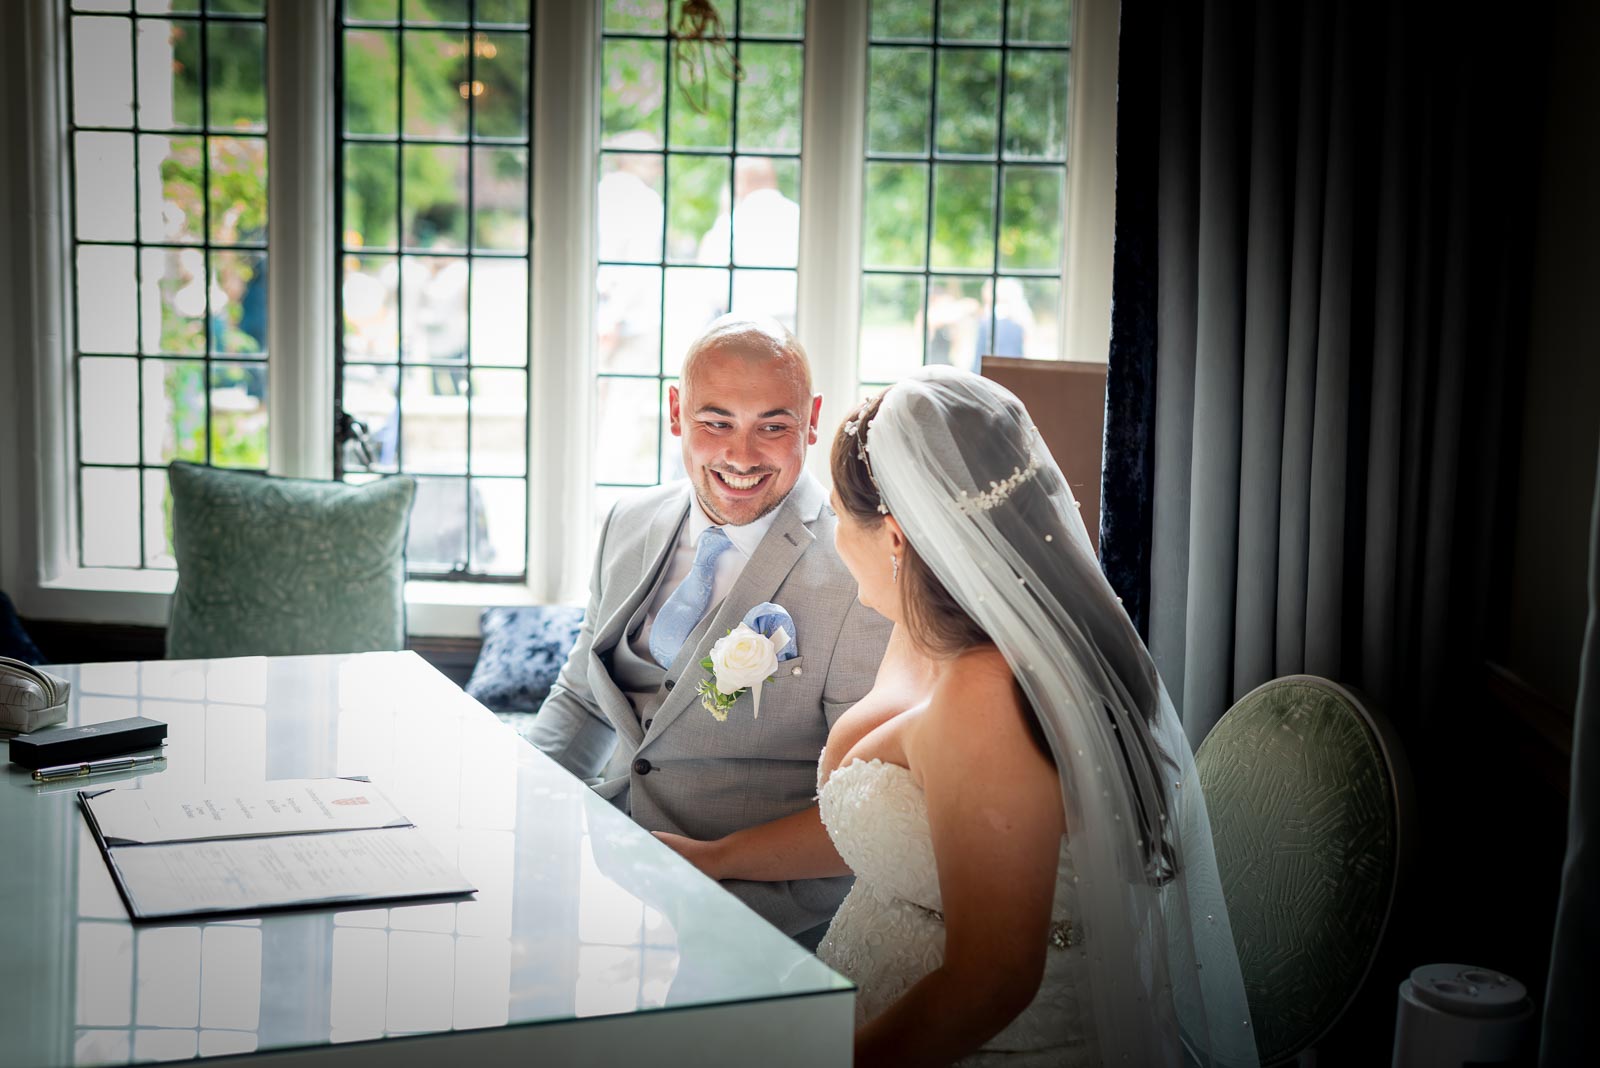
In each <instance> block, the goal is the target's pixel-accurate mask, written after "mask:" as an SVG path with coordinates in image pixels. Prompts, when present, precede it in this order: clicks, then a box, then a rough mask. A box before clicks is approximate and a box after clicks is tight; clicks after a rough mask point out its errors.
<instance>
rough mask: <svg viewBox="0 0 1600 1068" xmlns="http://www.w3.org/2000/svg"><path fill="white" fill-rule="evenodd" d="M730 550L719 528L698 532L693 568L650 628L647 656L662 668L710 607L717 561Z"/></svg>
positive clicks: (674, 654)
mask: <svg viewBox="0 0 1600 1068" xmlns="http://www.w3.org/2000/svg"><path fill="white" fill-rule="evenodd" d="M731 548H733V542H731V541H729V540H728V536H727V535H726V534H724V533H723V532H722V528H721V527H707V528H706V529H705V530H703V531H701V532H700V544H699V546H698V547H697V548H696V549H695V551H694V566H693V567H692V568H690V569H689V573H688V574H687V575H685V576H684V578H683V581H682V582H680V583H678V588H677V589H675V590H673V591H672V596H671V597H668V598H667V603H666V604H664V605H662V606H661V611H660V612H657V613H656V621H655V624H654V626H652V627H651V628H650V655H651V656H653V657H655V661H656V663H658V664H660V665H661V666H662V667H671V666H672V661H673V660H674V659H675V658H676V657H677V655H678V650H679V649H681V648H683V643H684V642H685V641H687V640H688V638H689V634H690V633H691V632H692V631H693V630H694V628H695V627H696V626H698V625H699V623H700V620H701V618H702V617H703V616H704V615H705V614H706V609H707V608H710V607H711V587H712V584H713V583H714V582H715V580H716V575H717V560H718V559H720V558H721V557H722V554H723V553H725V552H727V551H728V550H729V549H731Z"/></svg>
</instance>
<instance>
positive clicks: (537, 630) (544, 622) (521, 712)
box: [467, 605, 583, 731]
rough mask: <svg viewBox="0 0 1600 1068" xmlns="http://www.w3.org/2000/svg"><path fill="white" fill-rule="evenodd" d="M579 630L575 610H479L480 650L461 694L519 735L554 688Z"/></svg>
mask: <svg viewBox="0 0 1600 1068" xmlns="http://www.w3.org/2000/svg"><path fill="white" fill-rule="evenodd" d="M582 625H583V609H581V608H563V607H559V606H554V605H531V606H529V607H526V608H485V609H484V610H483V615H482V616H481V617H480V620H479V626H480V628H481V629H482V631H483V649H482V651H481V652H479V653H478V662H477V664H476V665H474V666H473V669H472V678H470V679H468V680H467V693H469V694H471V695H472V696H473V697H475V698H477V699H478V700H479V701H482V702H483V703H484V704H485V705H487V706H489V708H490V709H492V710H493V711H495V712H497V713H499V714H500V718H501V719H503V720H505V721H506V722H508V723H510V724H511V725H512V726H514V727H516V728H517V729H518V730H519V731H521V730H524V729H525V728H526V727H527V726H528V725H529V723H530V721H531V720H532V716H533V713H535V712H537V711H539V706H540V705H542V704H543V703H544V699H545V697H546V696H547V695H548V694H549V693H550V687H551V686H553V685H555V681H556V676H557V675H558V674H560V672H561V667H562V665H564V664H565V663H566V662H567V654H568V653H569V652H571V651H572V646H573V644H574V643H575V642H576V641H577V640H578V628H579V627H581V626H582Z"/></svg>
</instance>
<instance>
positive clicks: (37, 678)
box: [0, 656, 72, 734]
mask: <svg viewBox="0 0 1600 1068" xmlns="http://www.w3.org/2000/svg"><path fill="white" fill-rule="evenodd" d="M71 695H72V684H71V683H69V682H67V680H65V679H62V678H58V677H56V676H55V675H52V674H50V673H49V672H47V671H40V670H39V669H38V668H36V667H33V666H32V665H30V664H24V663H23V662H22V661H20V660H13V659H11V658H10V657H8V656H0V731H17V732H18V733H23V734H25V733H27V732H28V731H32V730H38V729H39V728H40V727H48V726H50V725H51V724H52V723H60V722H62V721H63V720H65V719H66V718H67V702H68V698H70V697H71Z"/></svg>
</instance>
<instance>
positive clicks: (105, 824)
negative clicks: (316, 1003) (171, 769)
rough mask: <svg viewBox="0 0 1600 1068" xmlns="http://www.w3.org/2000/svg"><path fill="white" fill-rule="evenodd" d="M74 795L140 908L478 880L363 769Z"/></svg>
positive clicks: (458, 886) (412, 890) (372, 892)
mask: <svg viewBox="0 0 1600 1068" xmlns="http://www.w3.org/2000/svg"><path fill="white" fill-rule="evenodd" d="M78 800H79V801H80V803H81V804H82V805H83V810H84V812H85V813H86V814H87V816H88V818H89V826H90V827H92V828H93V829H94V833H95V838H96V839H97V840H98V841H99V843H100V850H101V852H103V853H104V854H105V857H106V863H107V864H108V865H109V866H110V868H111V875H112V878H113V879H115V880H116V883H117V889H118V890H119V891H120V892H121V894H122V899H123V901H124V902H126V903H127V906H128V912H129V913H130V914H132V916H133V918H134V919H136V920H155V919H174V918H177V917H183V916H197V915H206V914H211V913H238V912H262V911H266V910H268V909H282V908H298V907H304V906H309V905H334V904H338V905H343V904H348V903H350V902H370V901H384V900H394V899H400V898H414V897H436V896H440V895H447V894H470V893H473V892H474V890H475V888H474V887H473V886H472V885H471V884H470V883H468V882H467V881H466V880H465V879H463V878H462V877H461V873H460V872H458V871H457V870H456V868H455V866H454V865H452V864H451V863H450V862H449V861H447V860H446V859H445V858H444V857H443V856H441V855H440V854H439V851H438V850H437V849H435V848H434V847H433V846H432V845H431V844H429V842H428V841H427V839H426V838H424V837H423V835H422V832H421V831H419V830H418V829H417V828H416V827H415V826H413V825H412V824H411V822H410V821H409V820H407V819H406V818H405V817H404V816H402V815H400V813H399V812H398V811H397V810H396V809H395V807H394V806H393V805H391V804H390V803H389V801H388V799H387V798H385V797H384V796H383V794H382V792H381V791H379V790H378V789H377V788H376V787H375V786H373V785H372V784H371V783H369V782H366V781H364V780H360V779H284V780H280V781H277V782H264V783H253V784H251V785H250V786H248V787H246V788H243V789H228V788H226V787H223V786H218V785H209V784H208V785H203V786H185V787H174V786H155V787H149V788H145V789H140V790H127V789H104V790H80V791H78Z"/></svg>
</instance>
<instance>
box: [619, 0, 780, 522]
mask: <svg viewBox="0 0 1600 1068" xmlns="http://www.w3.org/2000/svg"><path fill="white" fill-rule="evenodd" d="M599 2H601V3H603V5H604V7H603V20H602V21H603V26H602V31H603V32H602V42H601V92H600V148H601V151H600V160H599V168H598V173H597V183H598V184H597V189H596V214H597V234H596V236H597V249H598V259H599V266H598V272H597V275H596V289H597V311H596V315H597V322H596V326H595V329H596V359H597V364H598V376H597V381H596V384H595V388H596V391H597V397H596V400H597V404H596V441H597V447H596V450H595V457H596V470H595V478H596V482H597V483H598V487H599V488H598V491H597V498H598V503H599V505H600V508H599V511H600V512H601V513H602V514H603V513H604V511H605V508H606V506H607V505H608V504H609V503H610V502H611V501H612V500H614V499H615V497H616V496H618V495H619V494H621V493H624V492H626V487H632V486H652V485H655V484H656V483H658V482H662V481H667V480H670V479H672V478H676V477H680V476H681V475H682V474H683V470H682V467H683V464H682V454H681V451H680V448H679V446H678V442H677V441H676V440H675V439H673V438H672V437H671V436H670V434H669V432H668V427H667V419H666V399H667V388H668V387H669V386H671V385H673V384H675V383H676V381H677V375H678V369H679V368H680V366H681V365H682V362H683V355H684V351H685V349H687V348H688V346H689V343H690V342H691V341H693V340H694V338H695V337H696V336H697V335H698V334H699V333H700V332H701V331H702V330H704V328H705V327H706V326H707V325H708V324H709V323H710V322H711V321H712V320H713V319H715V318H716V317H717V316H719V315H722V314H724V313H726V312H729V311H732V312H738V313H748V314H751V315H769V316H772V317H774V318H776V319H778V320H779V321H780V322H783V323H784V324H785V325H786V326H788V327H790V328H791V329H793V328H794V325H795V315H796V310H797V309H796V305H797V300H796V294H797V274H796V268H797V267H798V264H799V247H800V149H801V138H800V123H801V92H802V87H803V85H804V77H805V45H804V42H803V38H804V35H805V15H806V10H805V2H804V0H744V2H743V3H738V2H735V0H727V2H724V3H719V4H717V10H718V12H719V13H720V15H721V17H722V19H723V22H722V30H723V34H724V35H725V39H726V43H725V44H718V43H714V42H710V41H707V40H703V39H702V40H696V39H691V38H687V37H682V36H676V35H675V34H674V30H675V28H676V27H677V26H678V18H679V15H680V8H681V5H680V4H679V3H678V2H676V0H674V2H672V3H670V4H669V3H667V2H666V0H599Z"/></svg>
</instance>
